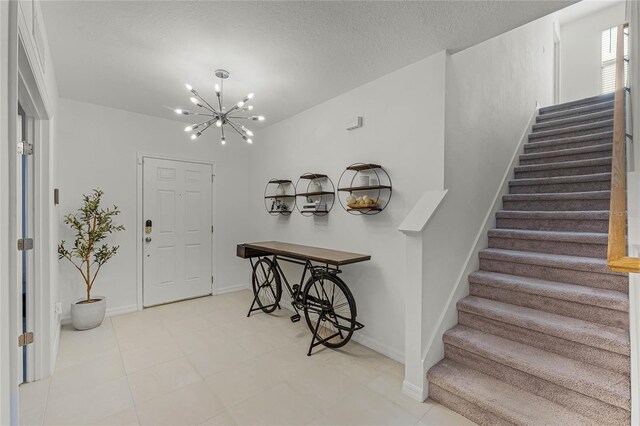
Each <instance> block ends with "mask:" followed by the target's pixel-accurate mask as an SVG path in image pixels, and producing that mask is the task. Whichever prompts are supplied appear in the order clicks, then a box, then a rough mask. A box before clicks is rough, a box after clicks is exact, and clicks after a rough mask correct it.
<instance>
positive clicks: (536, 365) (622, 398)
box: [443, 325, 631, 411]
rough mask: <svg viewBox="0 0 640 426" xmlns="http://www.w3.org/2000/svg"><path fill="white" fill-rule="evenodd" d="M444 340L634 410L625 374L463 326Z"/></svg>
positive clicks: (481, 355)
mask: <svg viewBox="0 0 640 426" xmlns="http://www.w3.org/2000/svg"><path fill="white" fill-rule="evenodd" d="M443 340H444V342H445V345H452V346H455V347H457V348H460V349H462V350H464V351H467V352H470V353H473V354H476V355H478V356H480V357H483V358H486V359H489V360H492V361H494V362H497V363H498V364H501V365H504V366H507V367H510V368H513V369H515V370H519V371H522V372H524V373H526V374H529V375H531V376H534V377H538V378H540V379H543V380H546V381H548V382H550V383H553V384H556V385H559V386H561V387H564V388H567V389H570V390H573V391H575V392H578V393H581V394H583V395H586V396H589V397H592V398H595V399H598V400H600V401H603V402H606V403H608V404H611V405H613V406H616V407H619V408H622V409H624V410H627V411H630V410H631V401H630V400H631V392H630V388H629V378H628V377H626V376H625V375H622V374H618V373H615V372H613V371H610V370H606V369H603V368H600V367H596V366H594V365H589V364H585V363H583V362H580V361H576V360H573V359H570V358H566V357H563V356H560V355H557V354H554V353H551V352H548V351H544V350H541V349H538V348H535V347H533V346H529V345H524V344H522V343H517V342H514V341H511V340H508V339H504V338H502V337H498V336H494V335H492V334H487V333H483V332H481V331H479V330H475V329H472V328H469V327H465V326H460V325H457V326H455V327H453V328H452V329H450V330H448V331H447V332H445V334H444V338H443Z"/></svg>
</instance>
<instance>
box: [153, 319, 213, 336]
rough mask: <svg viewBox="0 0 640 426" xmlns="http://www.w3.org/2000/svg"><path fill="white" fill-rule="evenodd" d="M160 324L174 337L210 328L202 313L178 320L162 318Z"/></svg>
mask: <svg viewBox="0 0 640 426" xmlns="http://www.w3.org/2000/svg"><path fill="white" fill-rule="evenodd" d="M162 326H163V328H164V329H165V330H167V331H168V332H169V334H171V335H172V336H173V337H176V336H181V335H183V334H188V333H192V332H194V331H198V330H204V329H206V328H210V327H211V324H209V322H208V321H206V320H205V318H204V316H203V315H197V316H192V317H189V318H184V319H180V320H163V321H162Z"/></svg>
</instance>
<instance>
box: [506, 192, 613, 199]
mask: <svg viewBox="0 0 640 426" xmlns="http://www.w3.org/2000/svg"><path fill="white" fill-rule="evenodd" d="M609 199H611V191H583V192H547V193H545V192H538V193H535V194H507V195H503V196H502V201H534V200H535V201H564V200H609Z"/></svg>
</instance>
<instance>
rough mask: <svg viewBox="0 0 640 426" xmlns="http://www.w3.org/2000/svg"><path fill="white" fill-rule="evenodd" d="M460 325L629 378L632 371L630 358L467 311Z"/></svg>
mask: <svg viewBox="0 0 640 426" xmlns="http://www.w3.org/2000/svg"><path fill="white" fill-rule="evenodd" d="M458 323H459V324H462V325H466V326H467V327H471V328H475V329H476V330H481V331H483V332H485V333H490V334H493V335H495V336H500V337H503V338H505V339H509V340H513V341H514V342H518V343H523V344H526V345H531V346H534V347H536V348H539V349H542V350H545V351H549V352H553V353H557V354H558V355H562V356H565V357H567V358H571V359H575V360H577V361H581V362H586V363H587V364H593V365H596V366H599V367H602V368H606V369H609V370H612V371H615V372H617V373H621V374H629V371H630V364H629V357H628V356H625V355H621V354H619V353H616V352H611V351H607V350H604V349H600V348H594V347H593V346H588V345H584V344H582V343H577V342H572V341H570V340H566V339H562V338H560V337H555V336H551V335H549V334H544V333H541V332H538V331H534V330H529V329H526V328H522V327H518V326H515V325H512V324H507V323H504V322H501V321H496V320H492V319H490V318H484V317H481V316H479V315H474V314H471V313H468V312H463V311H459V312H458Z"/></svg>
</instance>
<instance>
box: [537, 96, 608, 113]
mask: <svg viewBox="0 0 640 426" xmlns="http://www.w3.org/2000/svg"><path fill="white" fill-rule="evenodd" d="M611 100H613V93H606V94H604V95H597V96H591V97H589V98H584V99H578V100H575V101H570V102H564V103H561V104H557V105H550V106H546V107H542V108H540V111H539V113H540V115H544V114H547V113H550V112H556V111H562V110H568V109H573V108H578V107H583V106H586V105H594V104H598V103H601V102H608V101H611Z"/></svg>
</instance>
